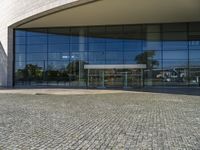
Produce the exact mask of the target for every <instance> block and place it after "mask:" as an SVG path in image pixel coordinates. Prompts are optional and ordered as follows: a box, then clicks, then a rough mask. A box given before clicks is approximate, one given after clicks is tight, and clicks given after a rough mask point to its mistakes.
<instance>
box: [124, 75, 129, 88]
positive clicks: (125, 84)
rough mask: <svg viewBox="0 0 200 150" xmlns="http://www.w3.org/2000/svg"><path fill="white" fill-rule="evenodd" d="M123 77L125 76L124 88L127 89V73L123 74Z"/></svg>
mask: <svg viewBox="0 0 200 150" xmlns="http://www.w3.org/2000/svg"><path fill="white" fill-rule="evenodd" d="M124 76H125V78H124V88H127V87H128V84H127V80H128V73H127V72H125V73H124Z"/></svg>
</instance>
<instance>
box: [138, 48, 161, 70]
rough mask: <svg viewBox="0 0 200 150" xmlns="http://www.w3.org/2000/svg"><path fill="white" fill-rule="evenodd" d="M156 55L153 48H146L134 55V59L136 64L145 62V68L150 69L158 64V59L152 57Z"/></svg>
mask: <svg viewBox="0 0 200 150" xmlns="http://www.w3.org/2000/svg"><path fill="white" fill-rule="evenodd" d="M155 55H156V52H155V50H148V51H145V52H143V53H141V54H139V55H137V56H136V57H135V61H136V62H137V63H138V64H145V65H146V69H149V70H152V69H153V68H154V67H157V66H159V61H157V60H156V59H154V56H155Z"/></svg>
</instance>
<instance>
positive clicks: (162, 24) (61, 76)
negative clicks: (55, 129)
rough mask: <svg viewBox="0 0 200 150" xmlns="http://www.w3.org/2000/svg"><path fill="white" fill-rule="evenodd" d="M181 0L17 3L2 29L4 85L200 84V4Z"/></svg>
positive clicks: (0, 77)
mask: <svg viewBox="0 0 200 150" xmlns="http://www.w3.org/2000/svg"><path fill="white" fill-rule="evenodd" d="M13 1H15V0H13ZM30 2H32V3H33V4H32V6H31V5H30ZM178 2H179V1H177V0H173V1H172V0H168V1H160V0H153V1H152V2H151V5H146V3H149V2H146V1H144V0H141V1H140V2H138V1H133V0H126V1H124V2H122V1H121V0H109V1H107V0H101V1H98V0H77V1H72V2H71V1H68V0H66V2H65V0H63V2H61V1H55V0H51V1H45V2H43V3H41V2H40V1H38V2H35V1H32V0H30V1H29V2H27V1H24V6H27V8H24V6H21V5H20V4H18V3H19V2H17V1H16V6H18V7H16V6H10V7H12V9H13V10H15V12H16V14H15V13H10V15H11V16H9V17H8V18H9V19H10V20H3V21H2V22H3V23H4V22H8V23H7V24H2V28H1V27H0V35H4V34H5V33H8V35H7V34H6V36H5V39H3V40H2V39H1V37H0V41H1V42H2V48H1V47H0V52H1V53H2V52H4V51H5V53H6V54H4V55H5V56H4V55H3V54H1V53H0V54H1V55H0V58H1V60H4V61H0V68H3V69H1V70H2V71H1V72H0V86H2V85H3V86H7V87H37V86H39V87H67V88H138V87H153V86H159V87H174V86H181V87H185V86H187V87H188V86H189V87H197V86H200V17H199V13H200V12H199V10H200V2H197V1H196V0H191V1H190V3H189V2H188V1H187V0H183V3H185V4H187V3H188V4H190V5H184V9H183V8H182V6H181V5H180V4H179V3H178ZM1 3H3V4H4V5H6V4H7V3H6V2H1ZM171 5H172V6H173V7H170V8H168V9H166V7H165V6H171ZM19 6H20V7H19ZM134 8H135V9H134ZM137 8H139V9H137ZM3 10H4V9H3V8H2V11H3ZM29 10H34V11H31V12H30V11H29ZM155 10H159V12H157V11H155ZM8 11H10V10H8ZM8 14H9V13H8ZM15 15H16V16H15ZM18 16H19V17H18ZM188 16H189V17H188ZM0 21H1V19H0ZM9 23H10V24H9ZM3 25H4V26H5V28H6V29H7V30H5V28H3ZM4 31H5V32H4ZM3 57H4V59H3ZM5 64H6V65H5ZM2 66H3V67H2Z"/></svg>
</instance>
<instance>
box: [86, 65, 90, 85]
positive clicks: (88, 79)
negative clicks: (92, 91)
mask: <svg viewBox="0 0 200 150" xmlns="http://www.w3.org/2000/svg"><path fill="white" fill-rule="evenodd" d="M87 86H88V87H89V86H90V69H88V84H87Z"/></svg>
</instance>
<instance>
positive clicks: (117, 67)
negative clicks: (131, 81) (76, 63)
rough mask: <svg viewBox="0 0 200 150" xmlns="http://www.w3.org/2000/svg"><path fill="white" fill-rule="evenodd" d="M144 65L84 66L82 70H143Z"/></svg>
mask: <svg viewBox="0 0 200 150" xmlns="http://www.w3.org/2000/svg"><path fill="white" fill-rule="evenodd" d="M145 68H146V65H145V64H126V65H124V64H119V65H105V64H104V65H84V69H145Z"/></svg>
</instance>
